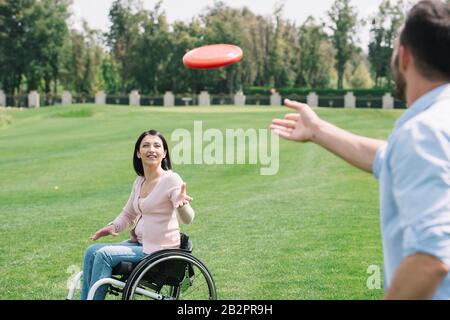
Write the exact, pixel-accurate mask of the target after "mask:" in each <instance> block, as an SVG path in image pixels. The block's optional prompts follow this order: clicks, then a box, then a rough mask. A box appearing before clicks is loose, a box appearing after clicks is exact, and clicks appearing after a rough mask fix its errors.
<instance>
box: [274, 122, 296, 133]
mask: <svg viewBox="0 0 450 320" xmlns="http://www.w3.org/2000/svg"><path fill="white" fill-rule="evenodd" d="M270 129H271V130H280V131H286V132H288V133H291V132H292V131H293V130H294V129H292V128H286V127H283V126H279V125H276V124H271V125H270Z"/></svg>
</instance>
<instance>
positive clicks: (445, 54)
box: [400, 0, 450, 80]
mask: <svg viewBox="0 0 450 320" xmlns="http://www.w3.org/2000/svg"><path fill="white" fill-rule="evenodd" d="M400 44H401V45H403V46H405V47H408V48H409V49H410V50H411V52H412V54H413V56H414V58H415V63H416V66H417V68H418V69H419V71H420V72H421V73H422V75H423V76H425V77H426V78H428V79H430V80H449V79H450V62H449V57H450V4H449V3H448V2H447V3H444V2H442V1H439V0H425V1H420V2H418V3H417V4H416V5H415V6H414V7H413V8H412V9H411V11H410V12H409V14H408V16H407V18H406V22H405V25H404V28H403V30H402V32H401V34H400Z"/></svg>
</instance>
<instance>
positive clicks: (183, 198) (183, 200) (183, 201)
mask: <svg viewBox="0 0 450 320" xmlns="http://www.w3.org/2000/svg"><path fill="white" fill-rule="evenodd" d="M192 200H193V199H192V198H191V197H190V196H188V195H187V194H186V183H184V182H183V184H182V185H181V191H180V194H179V195H178V197H177V200H176V201H175V208H181V207H183V206H185V205H187V204H189V202H191V201H192Z"/></svg>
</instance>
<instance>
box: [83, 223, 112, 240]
mask: <svg viewBox="0 0 450 320" xmlns="http://www.w3.org/2000/svg"><path fill="white" fill-rule="evenodd" d="M109 235H112V236H113V237H116V236H118V235H119V234H118V233H117V232H116V227H115V226H114V225H110V226H106V227H103V228H101V229H100V230H98V231H97V232H96V233H95V234H94V235H92V236H91V237H90V238H89V239H91V240H93V241H95V240H97V239H100V238H101V237H105V236H109Z"/></svg>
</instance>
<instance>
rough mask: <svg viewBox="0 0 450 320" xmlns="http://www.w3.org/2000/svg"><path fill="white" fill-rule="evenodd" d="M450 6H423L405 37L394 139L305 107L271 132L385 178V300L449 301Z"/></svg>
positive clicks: (398, 54)
mask: <svg viewBox="0 0 450 320" xmlns="http://www.w3.org/2000/svg"><path fill="white" fill-rule="evenodd" d="M449 57H450V5H449V4H445V3H444V2H442V1H439V0H434V1H432V0H427V1H420V2H419V3H417V4H416V5H415V6H414V7H413V8H412V9H411V11H410V12H409V14H408V16H407V19H406V22H405V24H404V26H403V27H402V28H401V30H400V32H399V37H398V39H397V42H396V44H395V48H394V52H393V56H392V73H393V78H394V80H395V83H396V86H397V94H398V96H399V98H402V99H404V100H405V101H406V102H407V105H408V110H407V111H406V112H405V113H404V114H403V115H402V116H401V117H400V118H399V119H398V121H397V122H396V124H395V127H394V129H393V131H392V133H391V135H390V136H389V139H388V141H382V140H376V139H370V138H366V137H362V136H358V135H355V134H352V133H350V132H347V131H345V130H342V129H340V128H338V127H336V126H334V125H332V124H331V123H328V122H326V121H324V120H322V119H320V118H319V117H318V116H317V114H316V113H315V112H314V111H313V110H312V109H311V108H310V107H309V106H308V105H306V104H302V103H298V102H295V101H290V100H285V105H286V106H287V107H289V108H292V109H294V110H295V111H296V113H291V114H287V115H286V116H285V117H284V119H273V121H272V124H271V129H272V131H273V132H274V133H275V134H277V135H279V136H280V137H282V138H284V139H288V140H293V141H298V142H313V143H316V144H318V145H320V146H322V147H323V148H325V149H326V150H328V151H330V152H332V153H333V154H335V155H337V156H339V157H341V158H342V159H344V160H345V161H347V162H349V163H350V164H352V165H354V166H356V167H358V168H360V169H362V170H364V171H367V172H370V173H373V174H374V176H375V177H376V178H377V179H378V180H379V185H380V215H381V229H382V230H381V231H382V243H383V256H384V280H385V298H386V299H432V298H433V299H450V273H449V267H450V59H449Z"/></svg>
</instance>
